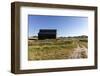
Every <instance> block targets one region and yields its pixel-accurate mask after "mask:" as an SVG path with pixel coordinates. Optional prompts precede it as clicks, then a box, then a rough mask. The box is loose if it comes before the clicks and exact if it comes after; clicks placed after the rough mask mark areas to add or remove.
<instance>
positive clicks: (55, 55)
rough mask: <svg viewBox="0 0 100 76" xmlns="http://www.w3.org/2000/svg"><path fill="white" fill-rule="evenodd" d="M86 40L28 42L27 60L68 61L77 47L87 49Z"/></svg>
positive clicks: (67, 39)
mask: <svg viewBox="0 0 100 76" xmlns="http://www.w3.org/2000/svg"><path fill="white" fill-rule="evenodd" d="M87 43H88V41H87V38H64V39H63V38H59V39H46V40H28V60H53V59H69V58H70V55H71V54H72V53H73V52H74V51H75V48H77V46H78V45H79V47H80V48H83V47H85V48H88V46H87Z"/></svg>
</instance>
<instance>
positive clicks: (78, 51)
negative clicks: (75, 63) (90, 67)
mask: <svg viewBox="0 0 100 76" xmlns="http://www.w3.org/2000/svg"><path fill="white" fill-rule="evenodd" d="M76 44H77V48H75V49H74V51H73V52H72V54H71V55H70V56H69V58H71V59H79V58H87V55H88V49H87V48H86V47H85V46H84V45H82V44H81V47H80V46H79V43H78V42H77V43H76Z"/></svg>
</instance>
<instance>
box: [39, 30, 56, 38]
mask: <svg viewBox="0 0 100 76" xmlns="http://www.w3.org/2000/svg"><path fill="white" fill-rule="evenodd" d="M56 34H57V31H56V29H40V30H39V33H38V39H39V40H42V39H56Z"/></svg>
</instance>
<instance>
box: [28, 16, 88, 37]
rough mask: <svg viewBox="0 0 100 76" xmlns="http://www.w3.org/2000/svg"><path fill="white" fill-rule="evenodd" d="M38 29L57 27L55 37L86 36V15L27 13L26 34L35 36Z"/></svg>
mask: <svg viewBox="0 0 100 76" xmlns="http://www.w3.org/2000/svg"><path fill="white" fill-rule="evenodd" d="M39 29H57V37H60V36H62V37H68V36H80V35H87V36H88V17H78V16H76V17H75V16H50V15H28V36H37V35H38V32H39Z"/></svg>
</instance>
